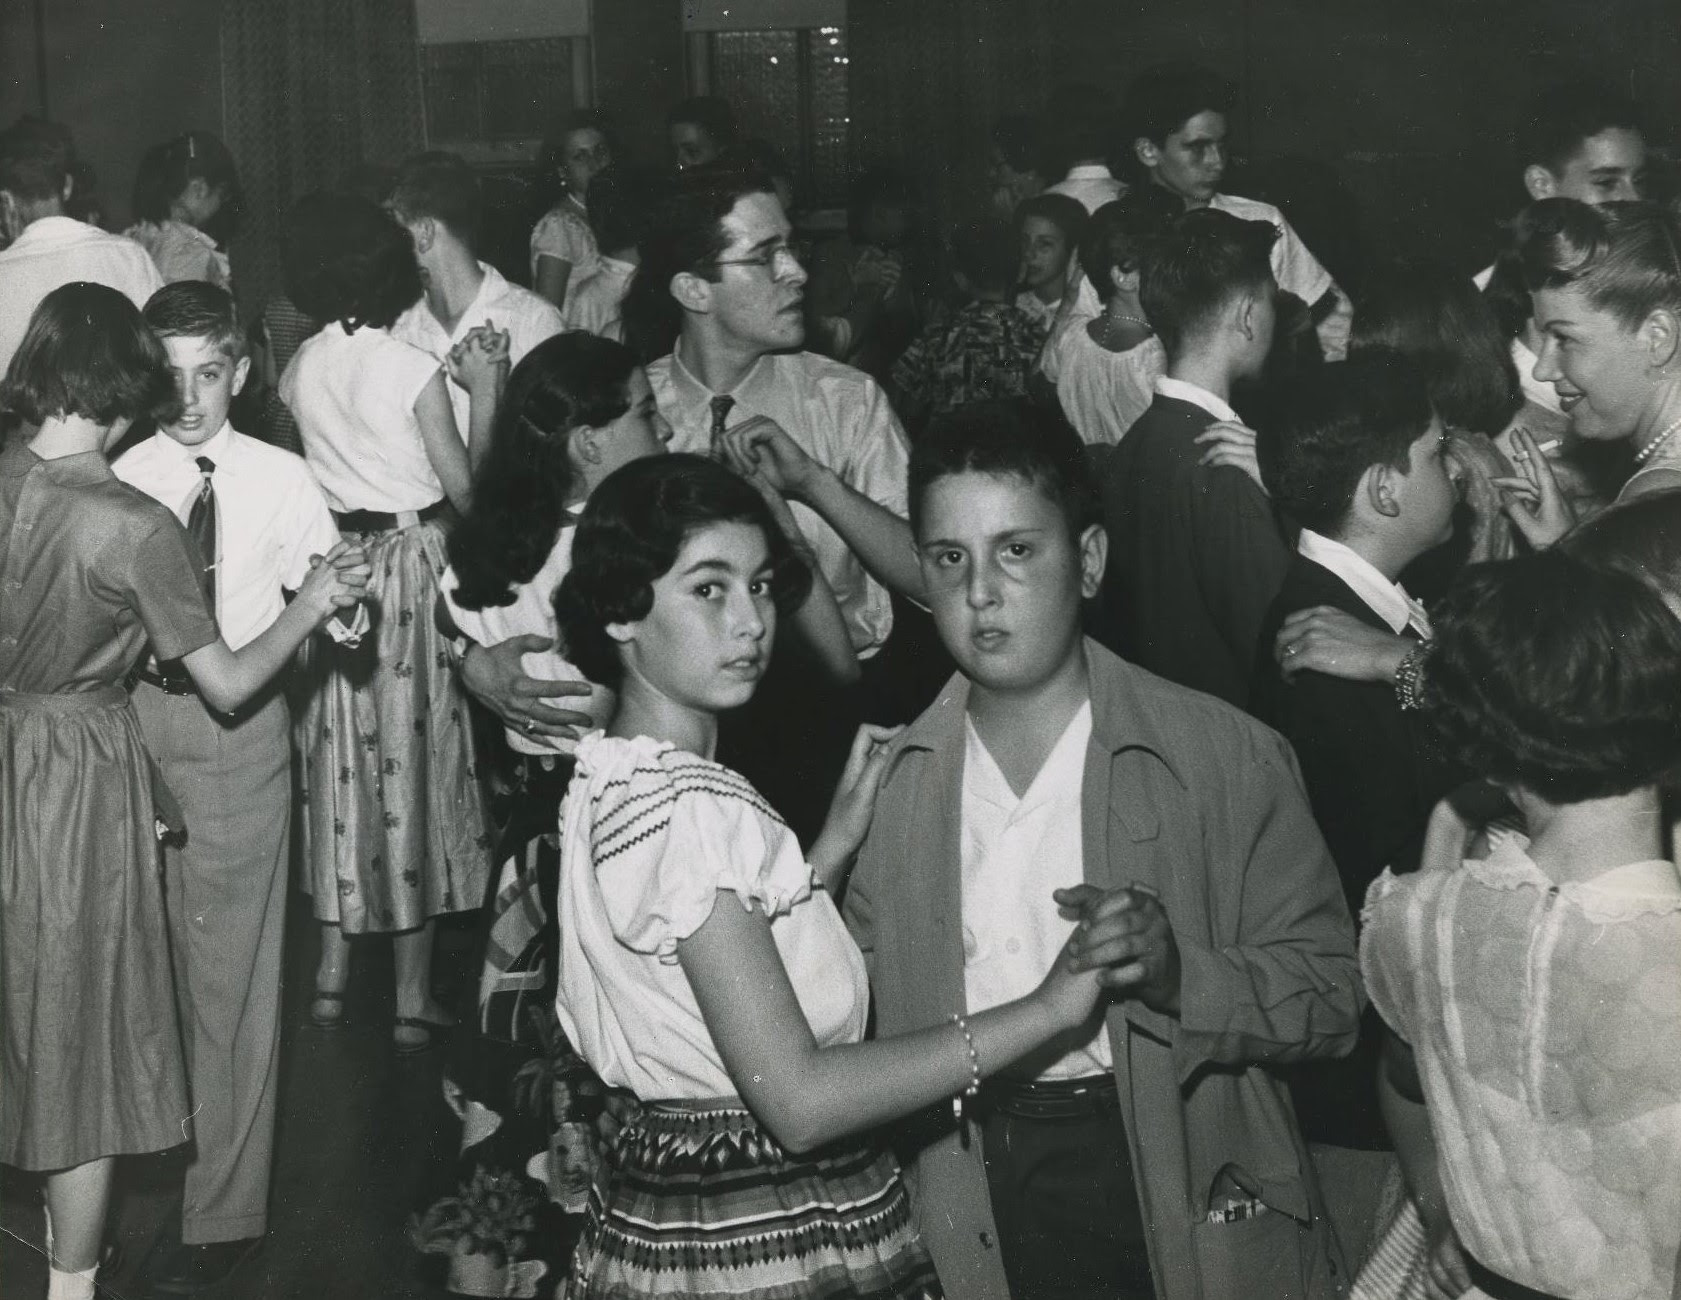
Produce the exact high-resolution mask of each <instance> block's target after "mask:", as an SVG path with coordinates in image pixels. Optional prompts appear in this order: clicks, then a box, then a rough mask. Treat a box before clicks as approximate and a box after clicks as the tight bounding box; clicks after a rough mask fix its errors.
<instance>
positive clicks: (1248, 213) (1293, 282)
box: [1208, 194, 1335, 307]
mask: <svg viewBox="0 0 1681 1300" xmlns="http://www.w3.org/2000/svg"><path fill="white" fill-rule="evenodd" d="M1208 206H1209V207H1211V208H1217V209H1218V210H1219V211H1221V212H1229V213H1231V214H1232V216H1234V217H1241V218H1242V219H1243V220H1244V221H1265V222H1267V223H1268V224H1269V225H1271V226H1272V227H1273V228H1274V229H1276V230H1277V231H1278V239H1277V240H1276V241H1275V242H1274V243H1273V246H1272V274H1273V279H1275V280H1277V281H1278V287H1279V288H1280V289H1283V290H1285V291H1286V292H1288V293H1293V294H1295V295H1296V297H1298V298H1300V299H1301V300H1302V301H1303V302H1304V303H1306V304H1307V305H1308V306H1309V307H1311V306H1313V304H1314V303H1316V302H1318V301H1319V300H1320V299H1321V298H1323V297H1324V296H1325V291H1326V290H1327V289H1331V288H1334V287H1335V281H1333V280H1332V279H1331V273H1330V272H1329V271H1327V270H1326V269H1325V268H1324V267H1323V266H1321V265H1320V264H1319V259H1318V258H1317V257H1315V256H1314V255H1313V254H1312V253H1310V252H1309V251H1308V248H1307V245H1306V244H1304V243H1302V237H1301V236H1300V235H1298V234H1297V233H1296V231H1295V227H1293V226H1292V225H1291V224H1290V223H1289V222H1288V221H1286V220H1285V219H1284V214H1283V213H1282V212H1280V211H1279V210H1278V209H1277V208H1275V207H1273V205H1272V204H1270V203H1262V202H1261V201H1260V200H1259V199H1245V198H1239V197H1238V196H1237V195H1235V194H1216V195H1215V196H1214V197H1213V198H1212V199H1210V200H1209V201H1208Z"/></svg>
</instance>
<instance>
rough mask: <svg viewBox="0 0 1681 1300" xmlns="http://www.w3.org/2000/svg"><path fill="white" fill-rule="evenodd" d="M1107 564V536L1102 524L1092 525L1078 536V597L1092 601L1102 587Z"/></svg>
mask: <svg viewBox="0 0 1681 1300" xmlns="http://www.w3.org/2000/svg"><path fill="white" fill-rule="evenodd" d="M1108 564H1109V534H1108V532H1107V531H1105V529H1104V527H1103V525H1102V524H1092V525H1090V526H1089V527H1088V528H1087V529H1086V531H1085V532H1083V533H1081V534H1080V595H1082V596H1084V597H1085V598H1086V599H1087V600H1090V599H1092V598H1093V597H1094V596H1096V595H1097V593H1098V592H1099V591H1100V590H1101V589H1102V587H1103V570H1104V569H1105V568H1106V567H1108Z"/></svg>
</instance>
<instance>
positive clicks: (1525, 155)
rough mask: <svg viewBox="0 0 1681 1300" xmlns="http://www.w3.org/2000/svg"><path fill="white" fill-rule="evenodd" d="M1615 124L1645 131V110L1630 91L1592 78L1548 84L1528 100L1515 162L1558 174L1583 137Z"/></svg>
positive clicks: (1594, 134)
mask: <svg viewBox="0 0 1681 1300" xmlns="http://www.w3.org/2000/svg"><path fill="white" fill-rule="evenodd" d="M1619 127H1620V128H1622V129H1623V130H1625V131H1634V132H1636V133H1638V134H1640V135H1645V133H1646V114H1645V112H1644V111H1643V110H1642V109H1641V107H1640V105H1639V104H1637V103H1636V102H1635V101H1634V100H1633V99H1632V98H1630V97H1629V96H1627V95H1624V94H1621V93H1619V92H1618V91H1616V90H1613V89H1612V88H1611V87H1610V86H1607V85H1605V84H1603V83H1601V82H1597V81H1571V82H1566V83H1564V84H1562V85H1556V86H1549V87H1548V88H1547V89H1546V90H1544V91H1542V92H1541V93H1540V94H1539V95H1537V96H1536V97H1535V99H1534V100H1533V101H1532V102H1531V104H1530V106H1529V111H1528V113H1526V114H1525V116H1524V120H1523V123H1522V125H1521V126H1520V127H1519V129H1518V132H1517V136H1516V139H1515V142H1514V143H1515V144H1516V147H1517V155H1518V162H1519V163H1520V164H1521V165H1522V166H1525V167H1529V166H1535V165H1538V166H1541V167H1545V168H1546V169H1547V170H1548V171H1550V172H1552V173H1553V175H1555V176H1557V175H1559V174H1560V173H1561V172H1563V171H1564V169H1565V168H1566V167H1568V166H1569V165H1570V160H1571V159H1572V158H1574V157H1575V156H1576V155H1577V154H1578V153H1580V152H1581V151H1582V146H1583V145H1584V144H1586V143H1587V141H1589V140H1591V139H1592V138H1593V137H1594V136H1596V135H1600V134H1602V133H1603V132H1606V131H1611V130H1615V129H1617V128H1619Z"/></svg>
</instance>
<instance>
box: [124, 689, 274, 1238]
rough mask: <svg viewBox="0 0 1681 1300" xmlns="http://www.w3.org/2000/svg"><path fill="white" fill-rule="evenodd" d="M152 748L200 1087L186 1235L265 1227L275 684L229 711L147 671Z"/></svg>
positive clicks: (191, 1066)
mask: <svg viewBox="0 0 1681 1300" xmlns="http://www.w3.org/2000/svg"><path fill="white" fill-rule="evenodd" d="M134 707H135V711H136V713H138V714H139V717H140V729H141V732H142V734H143V735H144V736H145V739H146V746H147V748H148V749H149V750H150V751H151V752H152V755H153V757H154V758H155V759H156V760H157V762H158V766H159V768H160V769H161V770H162V772H163V775H164V780H165V781H166V782H167V783H168V785H169V788H170V790H171V791H172V792H173V793H174V795H175V798H176V800H177V801H178V802H179V804H180V806H181V812H182V816H183V818H184V820H185V822H186V826H187V835H186V840H185V842H184V843H170V844H167V845H166V846H165V852H164V890H165V894H166V899H167V905H168V912H169V926H170V945H171V949H172V952H173V957H174V966H175V994H176V1002H177V1005H178V1006H179V1008H180V1013H181V1030H182V1040H183V1044H184V1046H185V1048H186V1054H187V1071H188V1078H189V1079H190V1081H191V1086H192V1092H191V1097H192V1106H193V1120H192V1126H191V1130H190V1131H191V1133H192V1136H193V1139H194V1147H195V1151H194V1154H193V1156H192V1160H191V1163H189V1164H188V1166H187V1181H186V1194H185V1200H184V1203H183V1208H182V1223H181V1238H182V1240H183V1241H184V1242H186V1243H187V1244H189V1245H205V1244H209V1243H211V1242H219V1241H238V1240H242V1239H244V1238H248V1237H259V1236H261V1235H263V1233H264V1232H265V1231H266V1230H267V1227H268V1193H269V1173H270V1169H271V1167H272V1165H273V1158H274V1108H275V1091H276V1081H277V1076H278V1067H279V1058H280V963H281V940H282V937H283V931H284V923H285V917H286V882H287V858H288V851H289V846H290V831H291V801H292V772H291V742H290V732H291V725H290V719H289V715H288V712H287V708H286V702H285V699H284V698H283V696H282V694H281V692H280V691H279V690H277V689H273V688H270V689H269V690H268V691H266V692H264V693H262V694H260V695H259V696H258V697H257V699H256V700H254V701H252V702H251V703H250V704H248V705H247V706H246V707H245V708H244V709H242V710H241V711H240V713H239V714H237V715H236V718H235V720H233V721H231V722H230V721H225V720H222V719H219V718H216V717H213V716H212V715H211V713H210V711H209V710H208V709H207V707H206V706H205V704H204V702H203V701H202V700H201V699H200V698H199V696H198V695H197V694H196V693H195V694H181V695H177V694H166V693H165V692H164V691H163V690H161V689H159V688H158V687H157V686H155V685H152V684H150V683H149V682H145V681H142V682H140V683H139V684H138V685H136V686H135V688H134Z"/></svg>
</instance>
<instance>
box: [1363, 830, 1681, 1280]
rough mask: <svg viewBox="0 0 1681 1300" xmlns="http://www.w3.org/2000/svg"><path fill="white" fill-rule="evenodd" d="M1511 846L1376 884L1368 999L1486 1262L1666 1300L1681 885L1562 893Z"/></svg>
mask: <svg viewBox="0 0 1681 1300" xmlns="http://www.w3.org/2000/svg"><path fill="white" fill-rule="evenodd" d="M1527 847H1528V842H1527V841H1526V840H1525V839H1523V837H1522V836H1511V837H1507V838H1503V839H1501V840H1500V841H1499V842H1498V843H1497V844H1496V846H1495V848H1494V850H1493V852H1491V853H1490V855H1489V856H1488V857H1487V858H1486V859H1484V860H1482V861H1467V862H1466V863H1465V864H1464V866H1463V867H1462V868H1461V869H1460V870H1457V871H1421V872H1416V873H1413V874H1411V875H1406V876H1393V875H1390V874H1389V873H1387V872H1386V873H1384V875H1382V876H1380V877H1379V878H1378V879H1377V880H1376V881H1375V882H1374V883H1373V885H1372V888H1371V891H1370V893H1369V894H1368V896H1367V901H1366V910H1365V926H1364V928H1363V931H1362V934H1361V939H1360V965H1361V970H1362V973H1363V974H1364V976H1365V980H1366V987H1367V991H1368V992H1369V994H1370V996H1371V1000H1372V1005H1373V1006H1375V1007H1376V1008H1377V1010H1378V1012H1379V1014H1381V1015H1382V1016H1383V1018H1384V1020H1385V1022H1386V1023H1388V1024H1389V1026H1390V1027H1391V1028H1392V1029H1394V1031H1395V1032H1396V1033H1397V1034H1399V1035H1400V1036H1401V1037H1402V1038H1404V1039H1406V1040H1407V1041H1408V1042H1409V1043H1410V1044H1411V1045H1412V1048H1413V1052H1414V1054H1415V1056H1416V1058H1417V1061H1418V1072H1419V1077H1420V1080H1421V1081H1422V1083H1423V1085H1424V1098H1425V1102H1426V1104H1427V1106H1428V1108H1429V1112H1430V1128H1431V1131H1432V1133H1433V1134H1434V1135H1435V1139H1436V1148H1437V1152H1438V1158H1439V1160H1440V1163H1441V1167H1442V1183H1443V1188H1444V1190H1445V1191H1446V1194H1447V1201H1448V1208H1449V1210H1450V1212H1451V1214H1452V1216H1453V1225H1454V1228H1455V1230H1456V1231H1457V1232H1458V1234H1459V1239H1460V1240H1461V1241H1462V1242H1463V1243H1464V1245H1465V1248H1466V1249H1467V1250H1468V1251H1470V1252H1471V1254H1472V1255H1474V1256H1476V1258H1477V1259H1479V1260H1480V1261H1481V1262H1482V1263H1483V1264H1485V1265H1487V1266H1488V1267H1489V1268H1491V1269H1494V1270H1495V1271H1496V1272H1499V1273H1503V1274H1505V1275H1506V1276H1507V1277H1509V1278H1511V1279H1512V1280H1513V1281H1516V1282H1521V1283H1523V1284H1524V1285H1526V1286H1530V1287H1534V1288H1536V1289H1537V1290H1540V1291H1544V1292H1549V1293H1556V1294H1559V1295H1568V1296H1578V1297H1581V1300H1669V1298H1670V1296H1671V1293H1672V1292H1671V1288H1672V1286H1673V1284H1674V1275H1675V1261H1676V1252H1677V1248H1678V1247H1681V879H1678V878H1677V874H1676V869H1675V867H1674V865H1673V864H1671V863H1668V862H1637V863H1630V864H1629V865H1627V866H1621V867H1617V868H1614V869H1613V870H1610V871H1607V872H1604V873H1602V874H1601V875H1599V876H1597V877H1595V878H1593V879H1591V880H1586V881H1579V882H1571V883H1566V884H1562V885H1559V884H1555V883H1554V882H1553V881H1552V879H1551V878H1550V877H1548V876H1547V875H1546V874H1544V873H1543V872H1542V871H1541V869H1540V868H1539V867H1537V866H1536V865H1535V863H1534V862H1533V861H1531V860H1530V858H1529V855H1528V853H1527V852H1526V851H1525V850H1526V849H1527Z"/></svg>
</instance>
